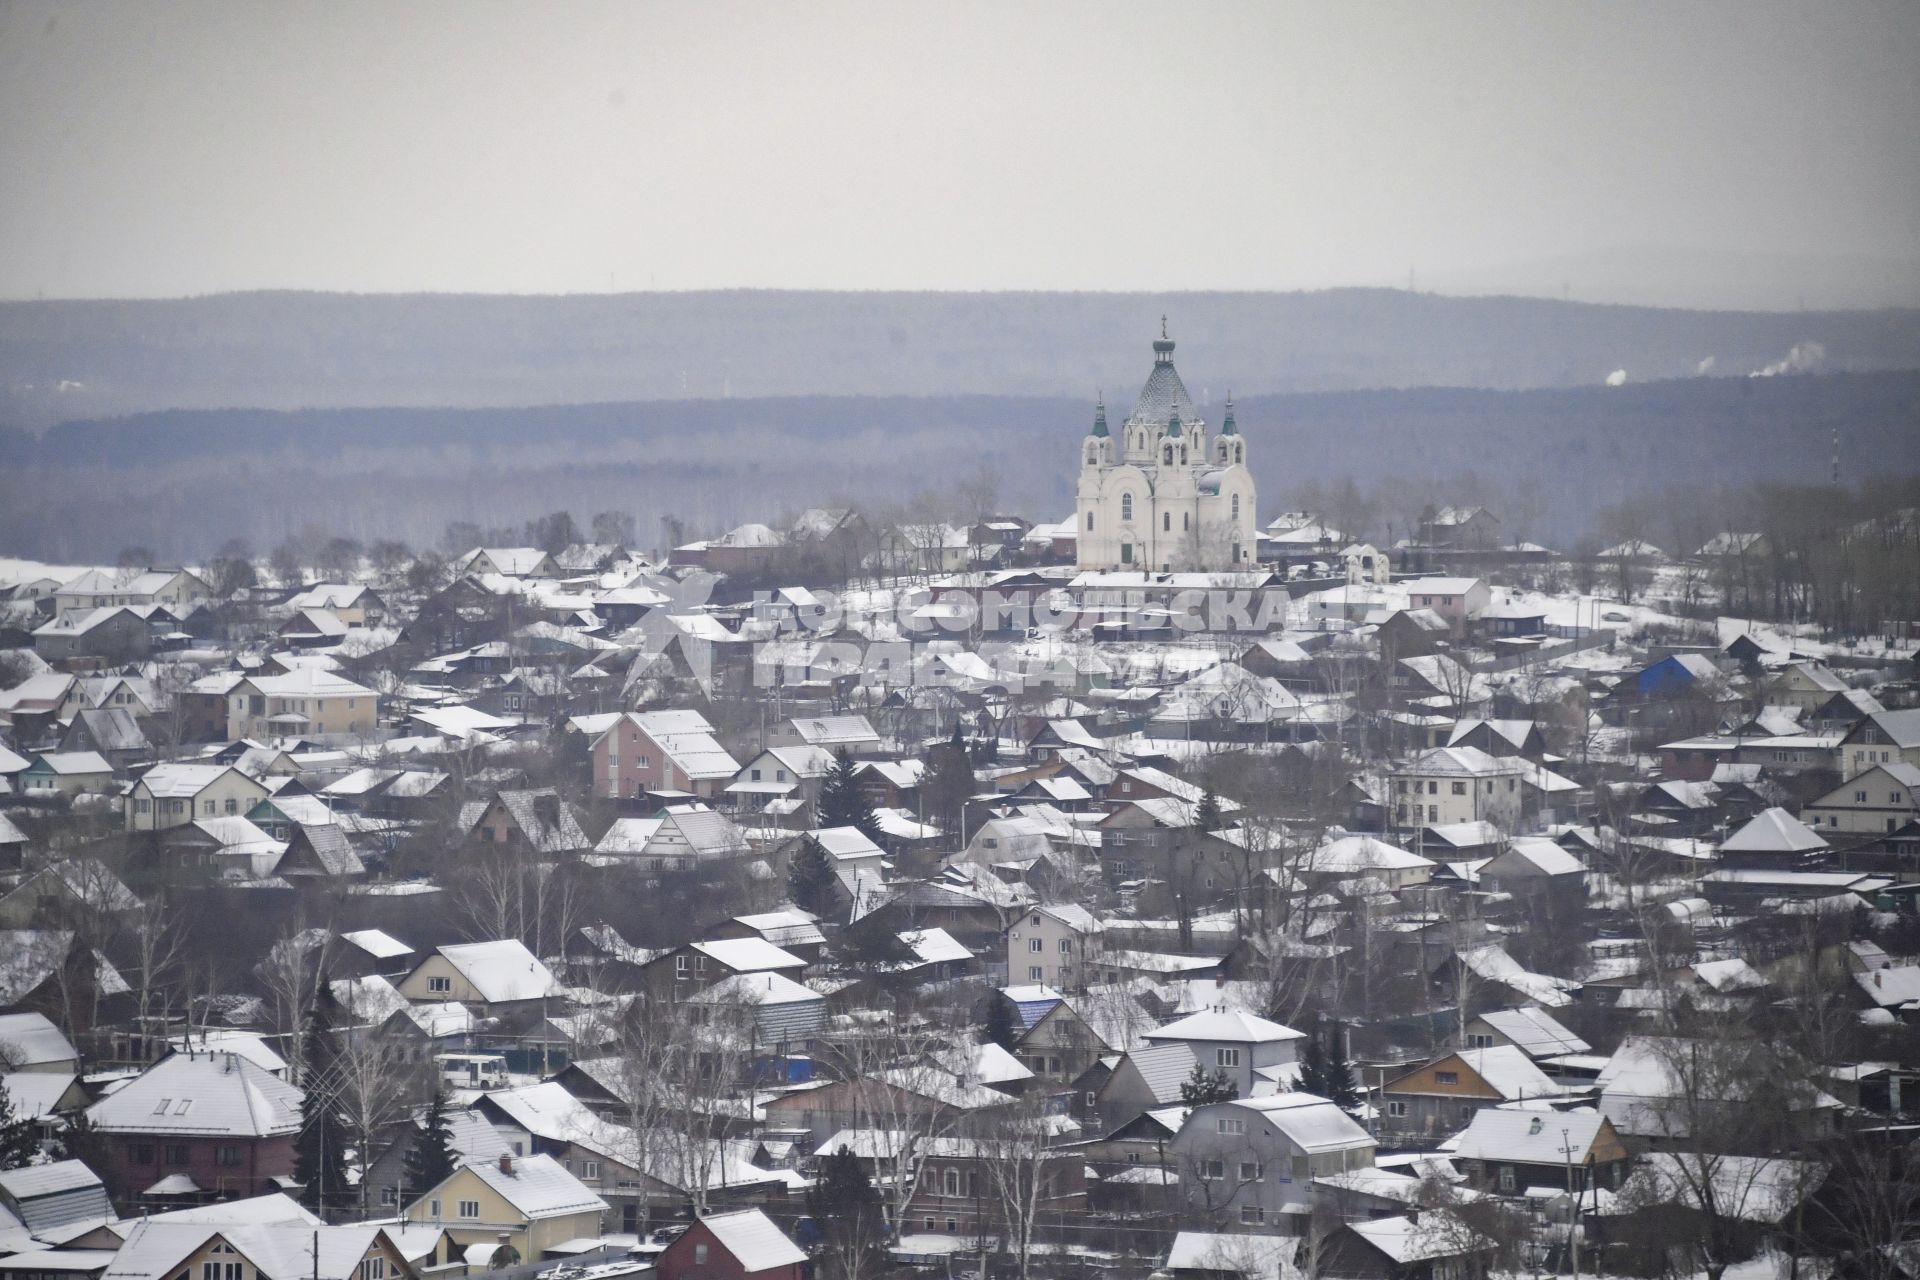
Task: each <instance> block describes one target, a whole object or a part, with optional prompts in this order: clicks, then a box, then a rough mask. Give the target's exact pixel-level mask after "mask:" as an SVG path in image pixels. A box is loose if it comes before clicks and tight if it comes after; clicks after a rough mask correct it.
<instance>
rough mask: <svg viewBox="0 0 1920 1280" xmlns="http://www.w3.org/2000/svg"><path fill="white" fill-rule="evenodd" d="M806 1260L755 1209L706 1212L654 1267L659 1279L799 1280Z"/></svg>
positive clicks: (795, 1247) (771, 1223) (770, 1222)
mask: <svg viewBox="0 0 1920 1280" xmlns="http://www.w3.org/2000/svg"><path fill="white" fill-rule="evenodd" d="M806 1262H807V1255H806V1254H805V1253H803V1252H801V1250H800V1246H798V1245H796V1244H795V1243H794V1242H793V1241H791V1240H789V1239H787V1237H786V1234H785V1233H784V1232H782V1231H781V1230H780V1228H779V1227H776V1226H775V1225H774V1224H773V1219H771V1218H769V1217H767V1215H766V1214H764V1213H762V1212H760V1210H758V1209H736V1210H734V1211H733V1212H732V1213H709V1214H707V1215H705V1216H704V1217H702V1218H700V1219H699V1220H698V1221H696V1222H695V1223H694V1224H693V1225H692V1226H690V1227H688V1228H687V1230H686V1233H685V1234H684V1235H682V1236H681V1237H680V1238H679V1239H678V1240H675V1241H674V1242H673V1243H672V1244H670V1245H668V1246H667V1247H666V1250H665V1252H663V1253H662V1254H661V1255H660V1257H659V1258H658V1259H657V1260H656V1261H655V1263H654V1269H655V1271H656V1273H657V1274H658V1276H659V1280H749V1278H751V1280H801V1277H802V1275H803V1273H804V1271H805V1267H806Z"/></svg>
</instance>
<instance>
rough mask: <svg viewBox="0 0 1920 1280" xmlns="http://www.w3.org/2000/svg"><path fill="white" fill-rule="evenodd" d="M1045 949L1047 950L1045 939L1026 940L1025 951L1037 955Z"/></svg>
mask: <svg viewBox="0 0 1920 1280" xmlns="http://www.w3.org/2000/svg"><path fill="white" fill-rule="evenodd" d="M1046 949H1047V943H1046V939H1044V938H1028V939H1027V950H1029V951H1032V952H1035V953H1036V954H1037V953H1039V952H1041V951H1045V950H1046Z"/></svg>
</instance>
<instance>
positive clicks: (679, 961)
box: [673, 956, 693, 978]
mask: <svg viewBox="0 0 1920 1280" xmlns="http://www.w3.org/2000/svg"><path fill="white" fill-rule="evenodd" d="M692 973H693V957H692V956H675V957H674V958H673V976H674V977H676V978H685V977H688V976H690V975H691V974H692Z"/></svg>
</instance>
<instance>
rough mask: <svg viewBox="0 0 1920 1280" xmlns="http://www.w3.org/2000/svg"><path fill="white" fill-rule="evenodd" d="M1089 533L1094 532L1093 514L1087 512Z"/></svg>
mask: <svg viewBox="0 0 1920 1280" xmlns="http://www.w3.org/2000/svg"><path fill="white" fill-rule="evenodd" d="M1087 532H1088V533H1092V532H1093V512H1091V511H1089V512H1087Z"/></svg>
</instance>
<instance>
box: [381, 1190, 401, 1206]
mask: <svg viewBox="0 0 1920 1280" xmlns="http://www.w3.org/2000/svg"><path fill="white" fill-rule="evenodd" d="M380 1203H381V1204H384V1205H397V1204H399V1203H400V1188H398V1187H382V1188H380Z"/></svg>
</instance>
